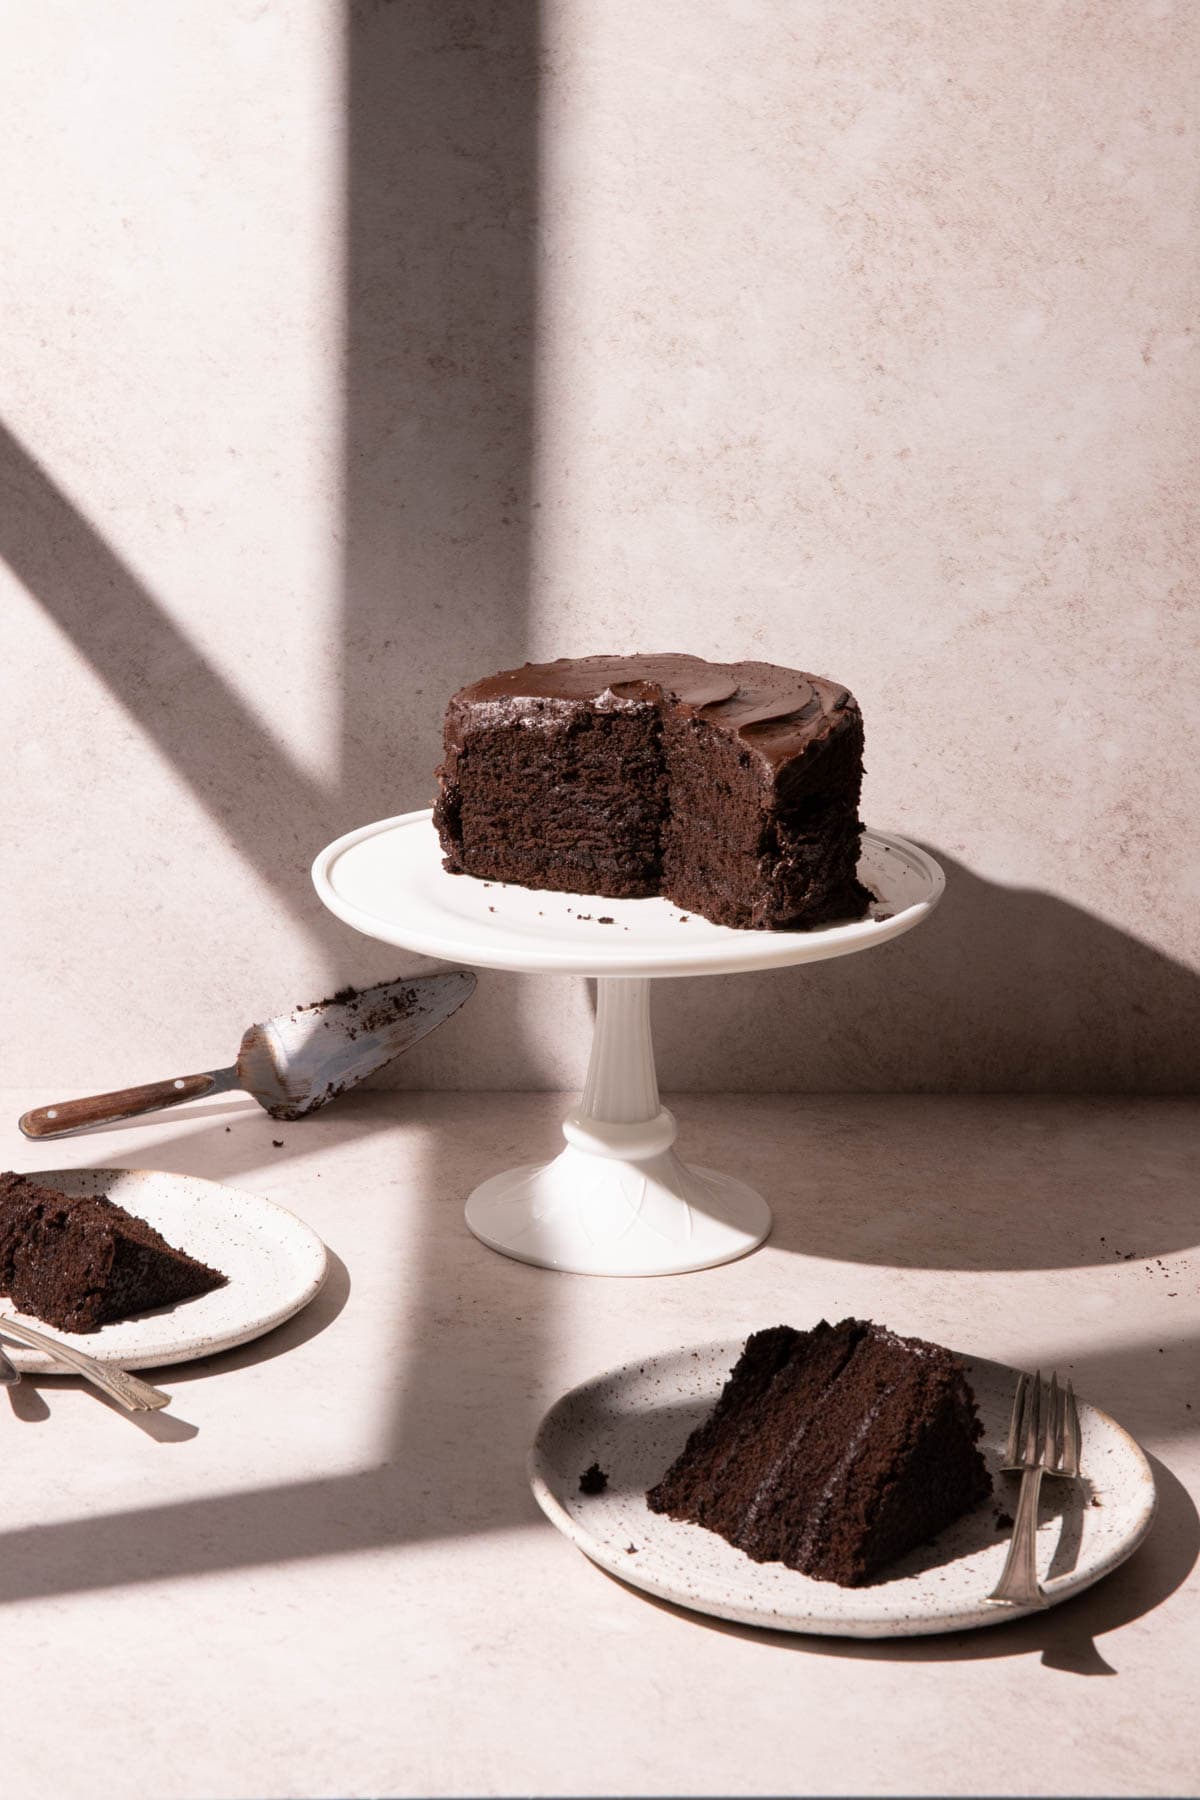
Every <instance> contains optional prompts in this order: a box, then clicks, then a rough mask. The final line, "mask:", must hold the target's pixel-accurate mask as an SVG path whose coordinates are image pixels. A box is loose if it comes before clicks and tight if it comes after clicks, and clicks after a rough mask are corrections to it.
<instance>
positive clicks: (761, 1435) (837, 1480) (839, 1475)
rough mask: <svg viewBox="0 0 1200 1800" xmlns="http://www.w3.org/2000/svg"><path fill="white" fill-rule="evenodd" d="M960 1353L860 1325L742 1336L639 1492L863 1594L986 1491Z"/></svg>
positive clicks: (755, 1551)
mask: <svg viewBox="0 0 1200 1800" xmlns="http://www.w3.org/2000/svg"><path fill="white" fill-rule="evenodd" d="M982 1431H983V1427H982V1426H981V1424H980V1423H979V1419H978V1416H977V1414H976V1411H975V1400H974V1396H973V1395H972V1393H971V1390H970V1388H969V1386H968V1385H967V1380H966V1377H965V1375H964V1374H963V1372H962V1369H961V1367H960V1365H959V1363H958V1361H957V1359H956V1358H955V1357H954V1356H953V1355H952V1354H951V1352H950V1351H949V1350H944V1349H942V1348H941V1346H940V1345H937V1344H927V1343H925V1342H923V1340H922V1339H920V1338H905V1337H897V1336H896V1335H895V1333H894V1332H891V1331H888V1330H886V1329H885V1328H884V1327H883V1326H881V1325H872V1324H870V1323H868V1322H867V1321H865V1320H863V1319H843V1320H842V1322H841V1324H840V1325H828V1324H826V1322H825V1320H824V1319H822V1321H821V1323H820V1324H819V1325H817V1326H815V1327H814V1328H813V1329H812V1330H811V1331H794V1330H793V1329H792V1328H791V1327H790V1326H788V1325H776V1326H774V1327H772V1328H771V1329H770V1330H767V1331H756V1332H755V1333H754V1334H753V1336H752V1337H750V1338H748V1339H747V1341H746V1346H745V1348H744V1350H743V1351H742V1354H741V1356H740V1357H739V1359H738V1361H737V1363H736V1365H735V1367H734V1369H733V1371H732V1373H731V1375H730V1378H729V1380H728V1382H727V1383H726V1385H725V1387H724V1389H723V1390H722V1392H721V1396H720V1398H719V1399H718V1401H717V1404H716V1406H715V1408H714V1409H713V1411H712V1412H711V1413H710V1414H709V1416H708V1418H707V1419H706V1420H705V1421H704V1422H703V1424H701V1425H700V1426H698V1427H697V1429H696V1430H695V1431H693V1433H692V1434H691V1436H690V1437H689V1439H688V1441H687V1443H686V1445H685V1446H684V1448H683V1450H682V1452H681V1453H680V1455H679V1456H678V1457H677V1458H676V1460H675V1461H674V1462H673V1463H672V1465H671V1467H670V1468H669V1469H668V1470H667V1472H666V1474H665V1475H664V1476H663V1478H662V1480H661V1481H660V1482H659V1483H658V1485H657V1486H656V1487H653V1488H651V1489H650V1492H649V1493H648V1494H647V1495H646V1500H647V1503H648V1504H649V1506H650V1508H651V1510H652V1511H653V1512H658V1513H666V1514H668V1515H669V1516H670V1517H671V1518H673V1519H684V1520H688V1521H690V1522H691V1523H693V1524H696V1525H703V1526H706V1527H707V1529H708V1530H709V1531H715V1532H717V1533H719V1535H720V1536H721V1537H723V1538H726V1539H727V1540H728V1541H729V1543H731V1544H733V1545H735V1546H736V1547H737V1549H739V1550H743V1551H745V1553H746V1555H747V1556H749V1557H752V1558H753V1560H754V1561H755V1562H781V1563H784V1564H786V1565H787V1567H788V1568H790V1569H798V1570H799V1571H800V1572H801V1573H802V1574H804V1575H813V1576H816V1577H817V1579H818V1580H821V1581H836V1582H839V1583H840V1584H841V1585H842V1586H843V1587H860V1586H863V1585H864V1584H866V1583H869V1582H871V1581H873V1580H875V1579H876V1578H877V1576H878V1573H879V1571H880V1570H881V1569H885V1568H886V1567H887V1565H888V1564H889V1563H890V1562H893V1561H894V1560H895V1559H896V1558H897V1557H899V1556H903V1554H904V1553H905V1551H907V1550H911V1549H912V1548H913V1547H914V1546H915V1545H917V1544H920V1543H923V1542H924V1541H925V1540H926V1539H928V1538H931V1537H933V1536H934V1535H935V1534H936V1533H937V1532H939V1531H940V1530H941V1529H942V1527H943V1526H944V1525H948V1524H949V1523H950V1522H951V1520H952V1519H956V1518H958V1516H959V1515H960V1514H961V1513H964V1512H966V1511H967V1510H968V1508H970V1507H971V1506H973V1505H974V1504H975V1503H976V1501H978V1500H981V1499H982V1498H983V1496H984V1495H985V1494H988V1493H990V1492H991V1486H992V1481H991V1477H990V1475H989V1474H988V1472H987V1469H986V1468H985V1466H984V1461H983V1458H982V1456H981V1455H980V1453H979V1450H978V1448H977V1440H978V1438H979V1437H980V1436H981V1435H982Z"/></svg>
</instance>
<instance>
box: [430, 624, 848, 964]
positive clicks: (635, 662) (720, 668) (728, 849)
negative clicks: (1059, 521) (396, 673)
mask: <svg viewBox="0 0 1200 1800" xmlns="http://www.w3.org/2000/svg"><path fill="white" fill-rule="evenodd" d="M862 749H863V731H862V717H861V714H860V713H859V709H858V706H857V704H856V703H855V701H854V699H853V696H852V695H851V694H850V693H848V692H847V690H846V689H845V688H844V687H841V686H839V685H838V683H837V682H834V681H826V680H824V679H823V678H822V677H821V676H818V675H805V674H801V673H800V672H799V671H797V670H795V669H783V668H778V667H776V665H775V664H773V663H709V662H703V661H701V660H700V658H699V657H695V656H683V655H661V656H586V657H582V658H577V659H570V658H563V659H560V660H559V661H558V662H551V663H527V664H526V665H525V666H524V667H523V668H520V669H507V670H503V671H502V672H501V673H500V674H498V675H489V676H488V677H486V679H484V680H482V681H476V682H474V683H472V685H471V686H469V687H465V688H463V689H462V690H461V691H460V692H459V693H457V694H455V695H454V697H453V699H452V700H451V701H450V703H449V706H448V708H447V711H446V719H445V733H444V758H443V761H442V764H441V766H440V768H439V769H438V772H437V773H438V781H439V793H438V798H437V804H436V806H435V809H434V822H435V824H436V826H437V829H438V832H439V835H440V837H441V842H442V849H443V851H444V854H445V865H446V867H447V868H448V869H450V870H452V871H454V872H455V873H459V874H467V875H476V876H482V877H483V878H484V879H486V880H491V881H511V882H516V883H519V884H520V885H522V886H524V887H529V888H549V889H558V890H561V891H564V892H566V893H574V894H603V895H609V896H611V897H614V898H620V897H623V896H625V897H627V896H641V895H648V894H665V895H666V896H667V897H668V898H669V899H671V900H673V901H674V902H675V904H676V905H677V906H679V907H680V908H682V909H683V911H685V912H694V913H699V914H701V915H702V916H703V917H705V918H707V919H712V920H714V921H715V922H716V923H718V924H721V925H733V926H740V927H750V928H753V929H759V930H775V931H784V930H798V929H804V928H806V927H810V926H816V925H823V924H827V923H829V922H831V921H836V920H844V919H854V918H860V917H861V916H862V914H863V912H864V911H865V910H866V906H867V903H868V900H869V898H870V896H869V895H868V893H867V891H866V889H865V888H864V887H863V886H862V885H861V884H860V882H859V880H858V876H857V873H856V870H857V865H858V853H859V839H860V836H861V833H862V826H861V824H860V823H859V818H858V801H859V791H860V788H861V785H862V773H863V767H862Z"/></svg>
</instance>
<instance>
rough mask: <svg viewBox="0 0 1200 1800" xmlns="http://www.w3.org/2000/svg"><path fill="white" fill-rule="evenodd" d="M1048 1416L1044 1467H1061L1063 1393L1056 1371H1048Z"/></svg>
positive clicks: (1053, 1468) (1052, 1468) (1054, 1468)
mask: <svg viewBox="0 0 1200 1800" xmlns="http://www.w3.org/2000/svg"><path fill="white" fill-rule="evenodd" d="M1048 1411H1049V1418H1048V1420H1047V1423H1046V1455H1045V1463H1046V1467H1047V1468H1048V1469H1051V1470H1058V1469H1061V1468H1062V1461H1063V1412H1064V1408H1063V1393H1062V1389H1061V1388H1060V1387H1059V1385H1058V1371H1057V1369H1051V1371H1050V1400H1049V1407H1048Z"/></svg>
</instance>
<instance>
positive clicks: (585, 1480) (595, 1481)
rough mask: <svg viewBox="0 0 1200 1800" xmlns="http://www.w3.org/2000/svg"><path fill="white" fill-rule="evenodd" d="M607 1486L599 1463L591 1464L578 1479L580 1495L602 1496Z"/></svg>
mask: <svg viewBox="0 0 1200 1800" xmlns="http://www.w3.org/2000/svg"><path fill="white" fill-rule="evenodd" d="M607 1486H608V1476H607V1474H606V1473H605V1471H604V1470H603V1469H602V1468H601V1467H600V1464H599V1463H595V1462H594V1463H591V1464H590V1465H589V1467H588V1468H586V1469H585V1470H584V1471H583V1474H582V1475H581V1476H580V1477H579V1491H580V1493H581V1494H602V1493H603V1492H604V1490H605V1488H606V1487H607Z"/></svg>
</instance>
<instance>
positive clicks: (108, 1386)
mask: <svg viewBox="0 0 1200 1800" xmlns="http://www.w3.org/2000/svg"><path fill="white" fill-rule="evenodd" d="M0 1333H2V1334H3V1335H4V1336H5V1337H9V1338H13V1339H14V1340H15V1341H16V1342H17V1343H18V1344H30V1345H32V1347H33V1348H34V1349H35V1350H45V1351H46V1352H47V1353H48V1354H49V1355H50V1356H52V1357H53V1358H54V1359H55V1361H56V1362H60V1363H64V1364H65V1365H66V1367H67V1368H69V1369H74V1370H75V1372H76V1374H77V1375H82V1376H83V1378H84V1380H85V1381H90V1382H91V1384H92V1386H93V1387H98V1388H99V1389H100V1391H101V1393H103V1394H108V1395H109V1396H110V1397H111V1398H112V1399H113V1400H116V1401H118V1402H119V1403H120V1404H121V1405H122V1406H123V1407H124V1408H125V1410H126V1412H153V1411H156V1410H157V1409H158V1408H159V1407H160V1406H170V1404H171V1396H170V1394H164V1393H163V1391H162V1389H161V1388H156V1387H151V1386H150V1383H149V1382H148V1381H139V1380H138V1378H137V1376H136V1375H131V1374H130V1373H129V1371H128V1369H119V1368H117V1366H116V1364H115V1363H103V1362H98V1361H97V1360H96V1358H95V1357H94V1356H88V1355H86V1354H85V1352H84V1351H82V1350H76V1348H75V1346H74V1345H73V1344H64V1343H62V1341H61V1340H60V1339H59V1338H52V1337H47V1336H46V1334H45V1332H44V1331H34V1330H33V1328H32V1327H31V1326H29V1325H21V1324H19V1323H18V1321H17V1320H16V1319H10V1318H8V1317H7V1316H6V1315H5V1314H4V1313H0ZM5 1361H6V1362H7V1361H8V1359H7V1357H6V1358H5ZM9 1366H10V1368H11V1367H12V1365H11V1364H9ZM13 1373H14V1374H17V1371H16V1370H14V1371H13ZM17 1379H18V1380H19V1379H20V1376H19V1375H18V1376H17ZM10 1385H11V1384H10Z"/></svg>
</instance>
